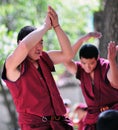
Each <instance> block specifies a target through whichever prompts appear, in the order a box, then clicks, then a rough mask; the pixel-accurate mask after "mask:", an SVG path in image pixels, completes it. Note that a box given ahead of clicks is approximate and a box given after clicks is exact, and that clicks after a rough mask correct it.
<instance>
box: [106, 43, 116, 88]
mask: <svg viewBox="0 0 118 130" xmlns="http://www.w3.org/2000/svg"><path fill="white" fill-rule="evenodd" d="M117 51H118V46H116V44H115V42H112V41H111V42H110V43H109V44H108V56H107V58H108V60H109V62H110V69H109V71H108V74H107V77H108V80H109V81H110V83H111V85H112V86H113V87H114V88H117V89H118V65H117V63H116V55H117Z"/></svg>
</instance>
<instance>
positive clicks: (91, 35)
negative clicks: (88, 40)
mask: <svg viewBox="0 0 118 130" xmlns="http://www.w3.org/2000/svg"><path fill="white" fill-rule="evenodd" d="M88 37H93V38H101V37H102V33H100V32H90V33H88Z"/></svg>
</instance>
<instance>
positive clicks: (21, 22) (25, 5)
mask: <svg viewBox="0 0 118 130" xmlns="http://www.w3.org/2000/svg"><path fill="white" fill-rule="evenodd" d="M98 1H99V0H98ZM98 1H96V0H91V1H89V0H87V1H85V2H83V0H56V1H55V0H48V1H47V0H8V1H4V0H1V1H0V9H1V11H0V25H1V26H0V52H1V53H0V66H1V67H2V65H3V62H4V60H5V57H6V56H7V55H8V54H9V52H11V51H12V50H13V49H14V48H15V47H16V37H17V33H18V32H19V30H20V28H22V27H23V26H26V25H33V26H37V27H38V26H40V25H41V24H42V23H43V22H44V19H45V16H46V13H47V6H48V5H51V6H52V7H53V8H54V9H55V10H56V12H57V14H58V17H59V22H60V25H61V26H62V28H63V29H64V31H65V32H66V34H67V35H68V37H69V39H70V41H71V43H72V44H73V43H74V42H75V41H76V40H77V39H78V38H79V37H80V36H81V35H84V34H85V33H87V32H89V31H92V30H93V25H92V21H93V16H92V14H93V12H94V11H97V10H99V2H98ZM91 3H92V4H91ZM44 42H45V44H44V45H45V47H44V49H45V50H48V49H59V43H58V40H57V37H56V35H55V33H54V31H53V30H50V31H49V32H48V33H46V35H45V36H44ZM47 43H48V44H47ZM1 67H0V68H1ZM58 70H59V72H60V71H61V70H60V69H58Z"/></svg>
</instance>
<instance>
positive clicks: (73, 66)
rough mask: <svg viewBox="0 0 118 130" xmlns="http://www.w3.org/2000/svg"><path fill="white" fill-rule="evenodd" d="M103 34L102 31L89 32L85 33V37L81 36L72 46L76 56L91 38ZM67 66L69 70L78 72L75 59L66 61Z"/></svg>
mask: <svg viewBox="0 0 118 130" xmlns="http://www.w3.org/2000/svg"><path fill="white" fill-rule="evenodd" d="M101 36H102V35H101V33H100V32H89V33H88V34H86V35H84V36H83V37H81V38H79V39H78V40H77V41H76V42H75V44H74V45H73V46H72V49H73V53H74V56H75V55H76V54H77V52H78V50H79V48H80V47H81V45H82V44H83V43H84V42H86V41H88V40H89V39H90V38H92V37H93V38H100V37H101ZM64 65H65V67H66V68H67V69H68V71H69V72H70V73H72V74H76V72H77V66H76V64H75V63H74V62H73V61H69V62H65V63H64Z"/></svg>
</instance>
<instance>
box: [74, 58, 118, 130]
mask: <svg viewBox="0 0 118 130" xmlns="http://www.w3.org/2000/svg"><path fill="white" fill-rule="evenodd" d="M77 66H78V70H77V74H76V78H77V79H79V80H80V81H81V89H82V93H83V95H84V98H85V101H86V104H87V105H88V113H87V116H86V119H85V123H86V124H87V125H88V126H87V128H86V130H95V123H96V121H97V118H98V115H99V113H100V112H101V110H102V109H117V110H118V89H115V88H113V87H112V86H111V85H110V83H109V81H108V79H107V72H108V69H109V62H108V60H105V59H103V58H100V59H99V60H98V63H97V66H96V68H95V70H94V86H92V83H91V79H90V75H89V74H87V73H86V72H85V71H84V70H83V69H82V67H81V64H80V62H77Z"/></svg>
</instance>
